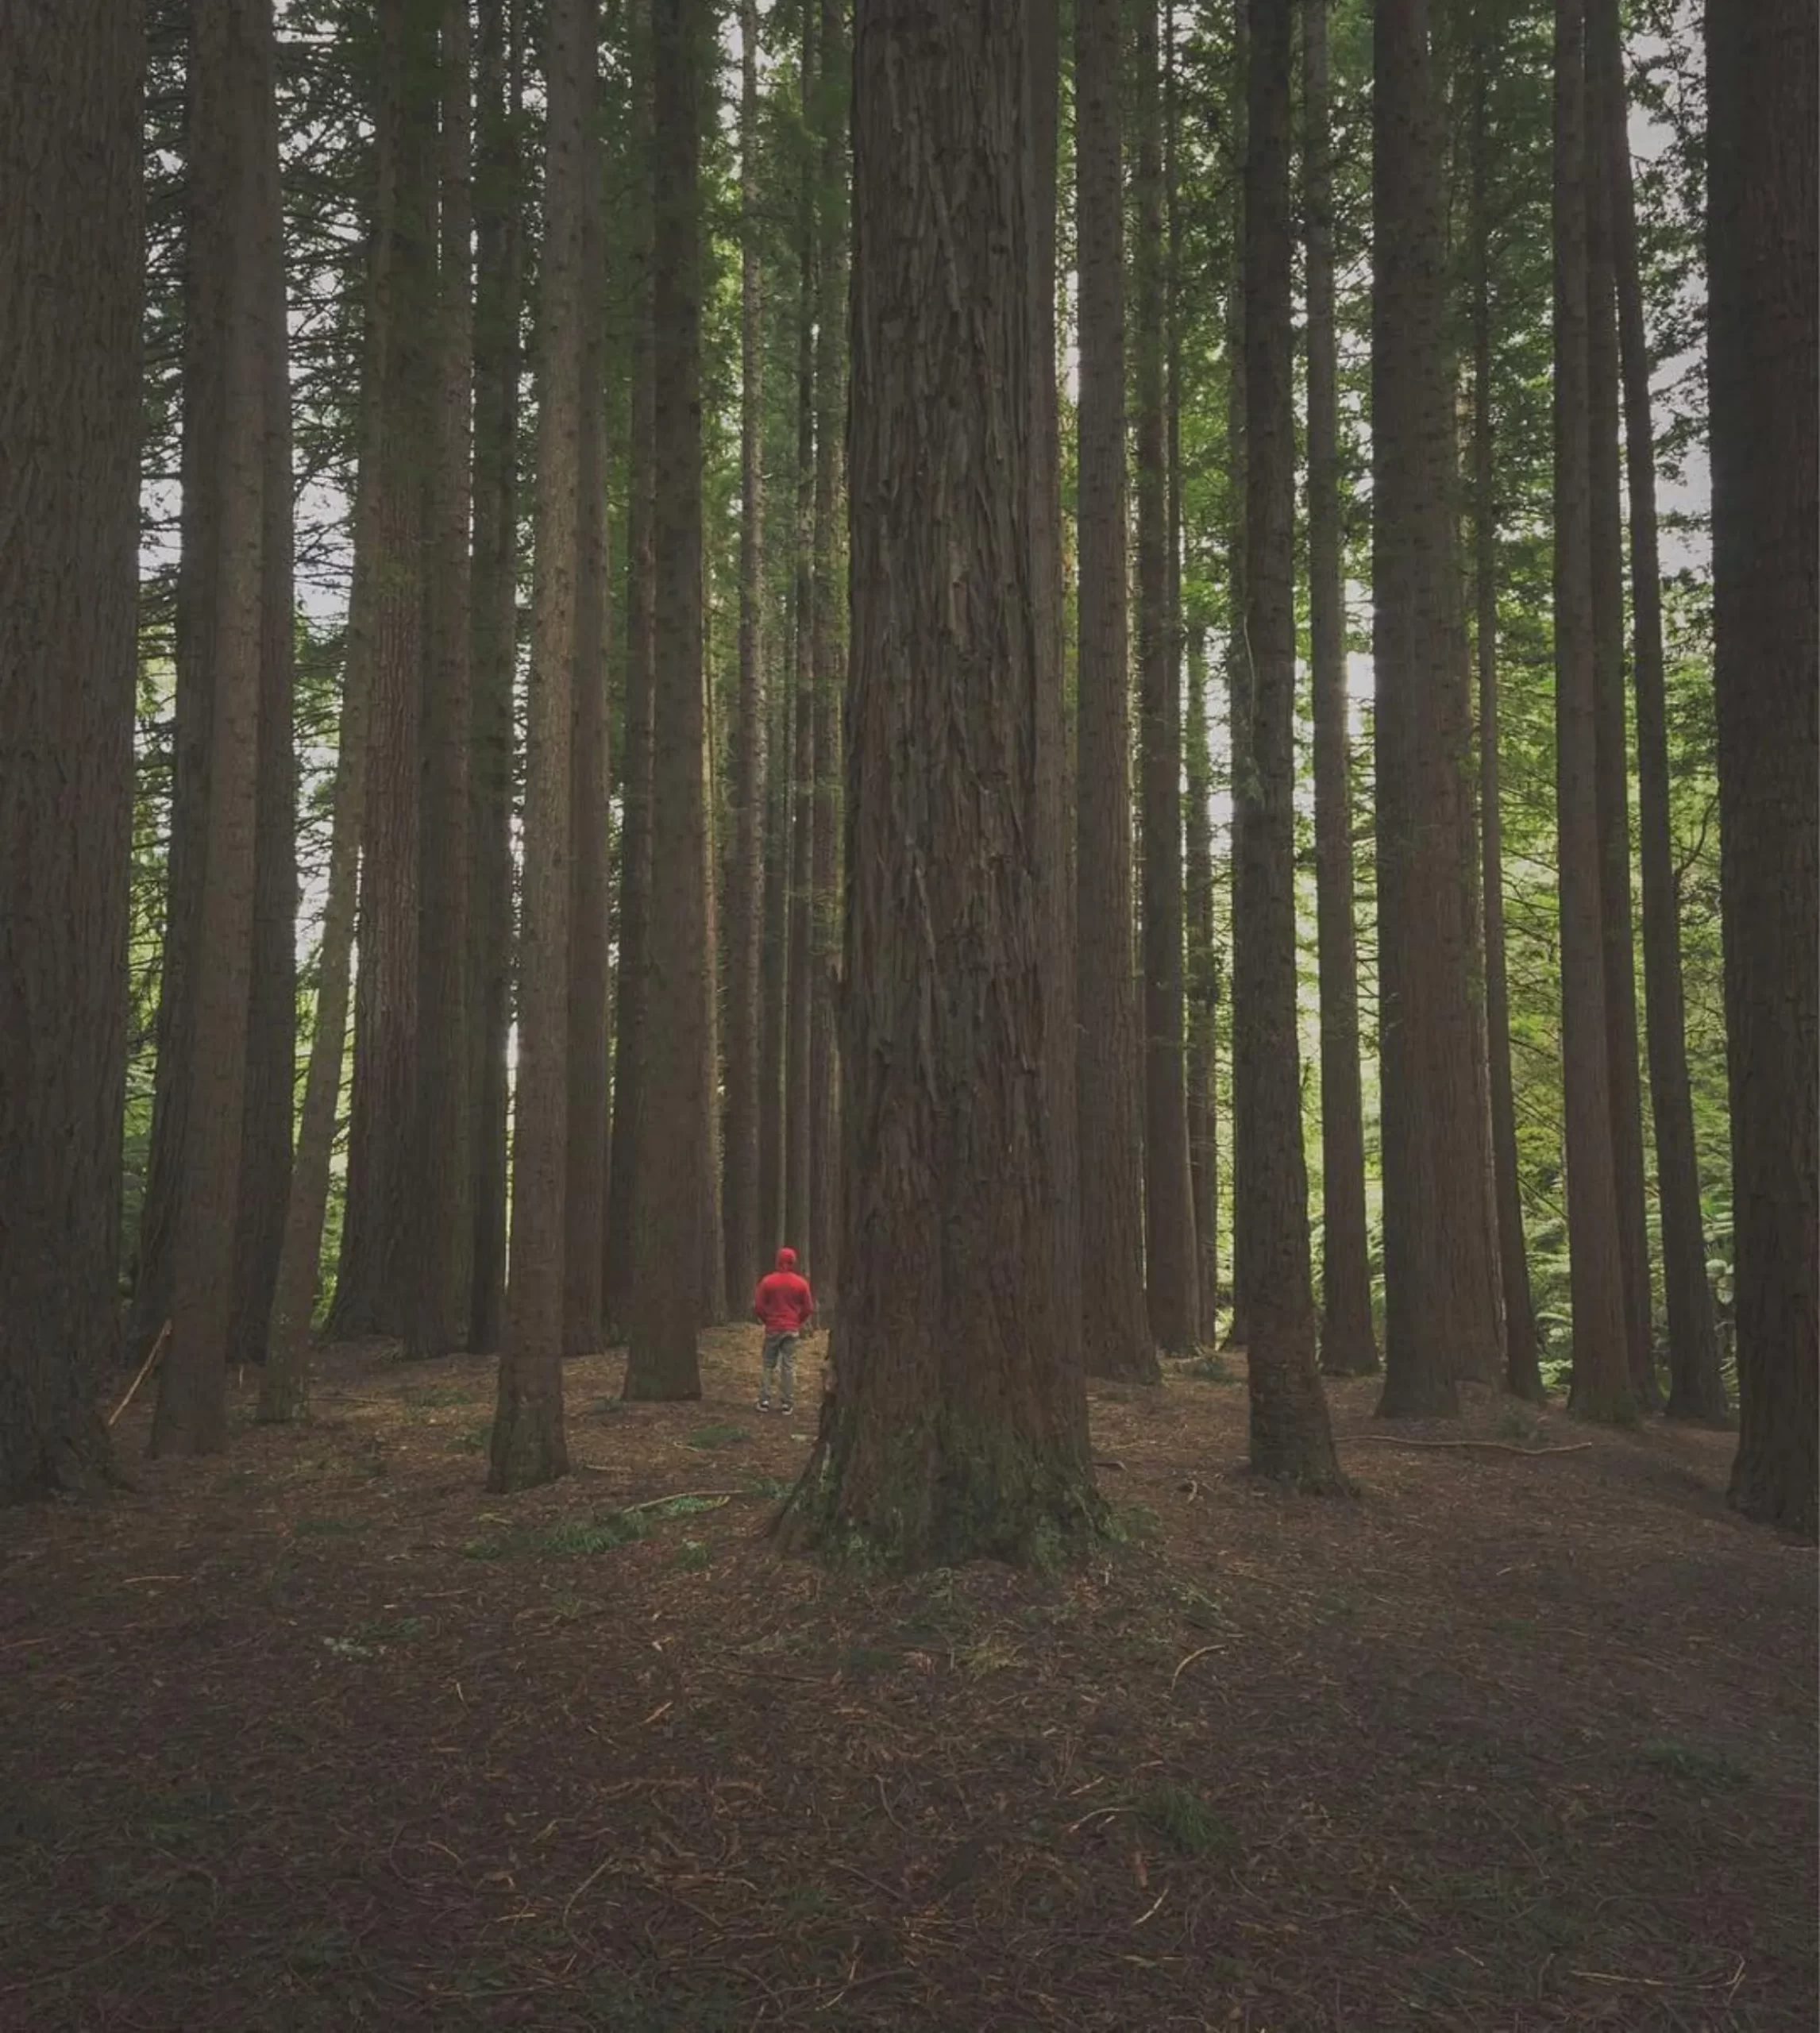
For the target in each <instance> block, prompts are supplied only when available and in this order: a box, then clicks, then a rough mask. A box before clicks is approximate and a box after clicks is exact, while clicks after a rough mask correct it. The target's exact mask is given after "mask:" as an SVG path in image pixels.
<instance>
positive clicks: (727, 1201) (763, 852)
mask: <svg viewBox="0 0 1820 2033" xmlns="http://www.w3.org/2000/svg"><path fill="white" fill-rule="evenodd" d="M739 35H740V56H741V64H740V79H741V87H740V106H739V224H740V256H739V703H738V716H737V719H736V720H735V730H734V740H733V769H732V794H733V796H732V803H733V815H732V816H733V857H732V865H731V871H730V877H731V879H730V881H729V882H728V885H727V925H726V936H727V1120H726V1126H725V1129H724V1132H723V1138H722V1145H723V1167H724V1169H723V1184H722V1190H721V1206H722V1215H723V1221H724V1224H725V1230H726V1235H725V1240H726V1252H727V1254H726V1264H725V1272H724V1282H725V1286H726V1292H727V1310H728V1311H729V1312H731V1313H735V1314H738V1313H741V1312H743V1311H744V1310H745V1309H744V1306H743V1304H742V1302H743V1300H744V1298H745V1296H746V1288H747V1287H749V1286H750V1284H751V1283H752V1281H753V1279H754V1278H755V1277H756V1276H757V1275H758V1271H759V1269H760V1268H761V1267H762V1255H761V1248H760V1236H759V1230H758V1218H759V1205H760V1200H761V1194H760V1191H759V1173H758V1161H759V1135H758V1125H759V1119H760V1116H761V1114H762V1107H761V1104H760V1100H759V1082H760V1077H761V1064H762V1062H761V1058H760V1051H759V1045H760V1033H761V1031H762V1028H763V1024H762V1017H761V1005H762V989H763V983H762V976H761V966H762V962H761V954H762V951H763V945H762V934H763V927H764V922H765V916H764V903H765V895H764V888H765V876H766V874H767V873H768V871H769V866H770V860H769V854H768V851H767V847H768V842H767V836H766V834H765V828H764V824H763V822H764V820H765V817H766V816H767V813H766V800H765V725H766V716H765V640H764V633H763V624H764V612H765V553H764V518H765V471H764V457H763V453H764V440H765V430H764V426H765V380H764V362H765V344H764V334H765V272H764V266H763V263H762V260H761V258H760V251H759V249H760V240H759V235H760V232H761V230H762V214H761V210H760V207H761V202H762V192H761V190H760V179H759V174H758V170H759V164H758V0H740V10H739Z"/></svg>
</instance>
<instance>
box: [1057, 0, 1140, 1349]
mask: <svg viewBox="0 0 1820 2033" xmlns="http://www.w3.org/2000/svg"><path fill="white" fill-rule="evenodd" d="M1123 55H1124V33H1123V21H1122V10H1121V5H1120V0H1076V6H1075V10H1074V77H1075V89H1076V102H1075V105H1076V111H1075V120H1076V125H1075V147H1076V151H1077V154H1076V167H1075V177H1076V198H1075V202H1076V206H1077V222H1078V223H1077V233H1078V249H1079V253H1078V259H1079V266H1080V351H1081V365H1080V374H1081V392H1080V411H1079V434H1080V436H1079V453H1078V457H1079V465H1080V482H1079V510H1078V516H1079V532H1080V535H1079V542H1080V554H1081V556H1080V624H1079V626H1080V650H1079V658H1078V700H1079V703H1078V716H1079V719H1078V727H1079V732H1078V748H1079V760H1078V767H1077V778H1078V790H1077V794H1076V804H1075V810H1076V814H1077V819H1076V834H1075V840H1076V846H1075V854H1074V870H1075V881H1076V885H1077V888H1076V900H1077V901H1076V906H1075V917H1076V923H1077V948H1076V991H1075V992H1076V997H1077V1003H1078V1013H1079V1024H1080V1052H1079V1062H1078V1082H1077V1088H1078V1123H1079V1151H1080V1190H1081V1247H1082V1248H1090V1249H1091V1251H1092V1252H1093V1276H1092V1277H1090V1278H1088V1279H1084V1280H1083V1283H1082V1295H1081V1296H1082V1313H1083V1319H1082V1333H1083V1337H1084V1343H1085V1361H1086V1366H1087V1373H1088V1374H1089V1375H1091V1376H1103V1377H1114V1378H1133V1379H1137V1380H1139V1381H1140V1382H1143V1383H1154V1382H1155V1381H1156V1379H1157V1376H1158V1374H1159V1371H1158V1368H1157V1360H1156V1352H1155V1346H1154V1344H1152V1342H1151V1335H1150V1328H1149V1316H1148V1314H1147V1310H1146V1308H1145V1303H1144V1288H1143V1198H1142V1196H1143V1172H1142V1159H1143V1144H1142V1135H1141V1131H1140V1128H1139V1113H1138V1063H1139V1062H1138V1049H1137V1044H1138V1008H1137V1000H1138V999H1137V982H1136V975H1135V974H1134V972H1133V969H1132V801H1131V673H1130V659H1129V644H1128V634H1127V616H1126V601H1127V592H1126V588H1127V584H1128V575H1127V572H1126V561H1125V538H1126V527H1127V518H1126V487H1125V311H1124V297H1125V285H1124V168H1123V164H1122V160H1121V157H1122V141H1121V132H1120V130H1121V128H1122V125H1123V119H1122V112H1121V101H1122V91H1123V82H1124V74H1125V66H1124V63H1123V62H1122V57H1123Z"/></svg>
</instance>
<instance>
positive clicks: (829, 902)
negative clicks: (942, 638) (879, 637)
mask: <svg viewBox="0 0 1820 2033" xmlns="http://www.w3.org/2000/svg"><path fill="white" fill-rule="evenodd" d="M821 10H822V18H821V37H820V41H821V52H820V55H819V58H818V60H817V73H816V98H817V100H818V102H819V113H820V121H819V125H820V129H821V137H820V139H821V175H820V179H819V191H818V193H817V204H816V242H817V245H816V362H815V369H816V493H815V520H816V542H815V564H814V586H813V592H812V603H813V614H814V621H813V640H812V646H811V654H812V658H813V662H814V677H813V683H814V689H815V750H816V777H815V782H816V814H815V843H814V852H813V855H812V862H811V866H812V889H813V892H814V896H813V901H812V920H813V930H812V937H811V943H810V967H811V973H812V989H811V998H812V1000H811V1009H810V1017H809V1026H810V1028H809V1231H808V1236H809V1248H808V1259H809V1275H811V1276H812V1278H813V1279H815V1283H816V1302H817V1304H818V1305H819V1306H822V1307H823V1308H826V1309H827V1311H828V1313H829V1314H830V1316H832V1314H833V1312H834V1310H835V1299H836V1286H837V1283H838V1279H837V1271H836V1264H835V1256H836V1245H837V1240H838V1233H837V1228H836V1224H837V1223H838V1221H839V1217H840V1206H839V1199H840V1163H839V1150H838V1148H837V1146H836V1143H835V1125H836V1120H837V1117H836V1098H837V1082H838V1080H839V1063H838V1060H837V1059H836V1055H835V967H836V965H837V962H838V959H839V950H840V947H839V941H840V897H839V886H838V877H839V840H840V761H841V758H840V750H841V743H840V695H841V690H842V681H843V677H844V675H845V671H844V660H843V656H842V650H843V640H842V630H841V627H840V619H839V616H840V609H841V607H842V605H843V604H844V603H843V601H842V600H841V598H840V594H841V592H842V590H843V589H841V588H839V587H837V585H836V583H835V573H836V570H837V568H838V565H839V557H840V542H839V527H838V524H839V517H840V514H841V504H842V501H843V498H844V496H845V492H846V489H845V484H844V483H845V476H844V474H843V471H842V468H843V449H844V448H843V443H842V430H841V425H842V419H843V416H844V415H845V411H846V400H845V397H846V372H845V366H844V354H845V352H846V345H845V341H846V320H845V311H846V268H847V264H846V114H847V107H846V100H847V89H848V88H847V82H846V71H845V69H844V64H845V59H846V44H845V42H844V41H843V32H842V17H843V13H844V11H845V10H844V5H843V0H821Z"/></svg>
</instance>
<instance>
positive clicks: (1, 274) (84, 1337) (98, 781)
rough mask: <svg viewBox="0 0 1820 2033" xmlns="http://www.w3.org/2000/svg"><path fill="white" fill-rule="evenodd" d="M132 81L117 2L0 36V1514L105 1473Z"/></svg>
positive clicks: (121, 903)
mask: <svg viewBox="0 0 1820 2033" xmlns="http://www.w3.org/2000/svg"><path fill="white" fill-rule="evenodd" d="M144 59H145V44H144V37H143V23H142V19H141V10H140V8H139V6H137V4H134V0H54V4H53V0H38V4H36V5H28V6H19V7H11V8H9V9H7V10H6V11H5V12H4V13H3V14H0V358H3V359H4V360H5V361H6V373H5V374H4V376H0V443H4V444H6V446H9V447H17V448H18V451H17V457H13V455H12V453H9V464H8V476H7V483H6V504H7V505H6V513H7V516H8V518H9V525H10V527H9V534H8V537H7V540H6V542H5V543H4V544H3V545H0V781H4V782H5V784H6V796H5V797H4V798H3V799H0V923H3V924H5V925H6V928H7V931H6V937H7V943H8V963H7V965H6V966H5V967H4V968H0V1066H4V1067H5V1072H4V1074H0V1205H3V1206H5V1208H6V1219H5V1221H3V1222H0V1502H6V1501H11V1500H13V1499H17V1498H20V1497H25V1496H29V1495H35V1494H37V1493H38V1492H40V1491H44V1490H47V1489H56V1488H64V1487H71V1486H73V1485H75V1484H76V1483H80V1482H82V1481H83V1480H84V1479H86V1478H87V1476H88V1475H89V1474H90V1473H91V1472H96V1471H100V1472H105V1471H106V1469H107V1468H108V1467H109V1465H110V1450H109V1447H108V1440H107V1433H106V1429H105V1428H104V1427H103V1426H102V1422H101V1421H100V1418H98V1415H97V1414H96V1412H95V1410H94V1398H93V1393H94V1389H95V1387H96V1385H97V1383H98V1382H99V1380H100V1379H102V1377H103V1376H104V1375H106V1373H107V1371H108V1370H109V1368H110V1365H111V1364H112V1361H113V1359H114V1356H115V1353H116V1350H117V1346H118V1339H119V1329H118V1320H117V1316H116V1312H115V1306H114V1291H115V1281H116V1279H117V1276H118V1265H119V1251H120V1214H119V1209H120V1168H121V1119H122V1113H123V1109H124V1107H125V1082H126V1008H127V997H126V965H125V962H126V935H127V916H128V912H127V904H128V897H127V889H128V882H127V872H128V869H129V866H130V862H131V854H130V847H131V838H132V819H133V694H134V685H135V655H134V646H135V644H134V635H135V610H136V606H137V546H138V534H139V513H138V509H139V469H138V460H137V451H138V445H139V433H140V419H141V401H142V392H141V385H140V374H139V362H140V303H141V291H142V287H143V280H144V276H145V262H144V248H143V244H142V237H141V218H142V198H141V163H142V160H143V152H144V140H143V133H142V129H141V80H142V78H143V75H144Z"/></svg>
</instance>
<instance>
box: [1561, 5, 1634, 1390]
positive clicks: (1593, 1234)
mask: <svg viewBox="0 0 1820 2033" xmlns="http://www.w3.org/2000/svg"><path fill="white" fill-rule="evenodd" d="M1585 29H1586V14H1585V0H1555V198H1554V224H1555V746H1556V763H1555V781H1556V797H1557V800H1558V801H1559V811H1560V817H1559V826H1560V850H1559V856H1560V894H1561V901H1560V912H1561V928H1560V939H1561V1051H1562V1062H1563V1071H1564V1090H1565V1091H1564V1108H1565V1113H1566V1118H1567V1247H1568V1251H1569V1253H1570V1256H1571V1273H1570V1275H1571V1291H1572V1305H1573V1333H1574V1382H1573V1395H1572V1403H1573V1408H1574V1410H1575V1411H1578V1412H1579V1413H1581V1414H1583V1415H1584V1416H1585V1417H1586V1418H1593V1419H1608V1420H1625V1419H1629V1418H1632V1417H1633V1416H1634V1414H1635V1411H1636V1401H1635V1398H1634V1397H1633V1395H1632V1389H1631V1380H1630V1367H1629V1360H1628V1356H1627V1352H1626V1344H1625V1316H1624V1286H1623V1276H1622V1264H1621V1257H1620V1255H1619V1240H1618V1187H1617V1180H1616V1175H1615V1171H1614V1164H1613V1155H1612V1135H1611V1092H1610V1063H1609V1061H1608V1059H1607V1058H1606V1025H1605V973H1604V956H1603V941H1602V924H1601V919H1600V912H1599V888H1600V881H1599V860H1598V793H1597V787H1596V785H1595V782H1594V743H1595V741H1596V738H1597V737H1596V723H1595V716H1596V712H1597V706H1596V700H1595V697H1594V687H1595V681H1596V680H1595V671H1594V641H1593V612H1592V573H1591V489H1590V480H1591V472H1590V468H1591V459H1590V456H1589V449H1590V440H1589V434H1588V430H1587V413H1588V407H1587V405H1588V372H1587V357H1588V348H1587V177H1586V172H1587V119H1586V113H1587V104H1586V34H1585Z"/></svg>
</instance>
